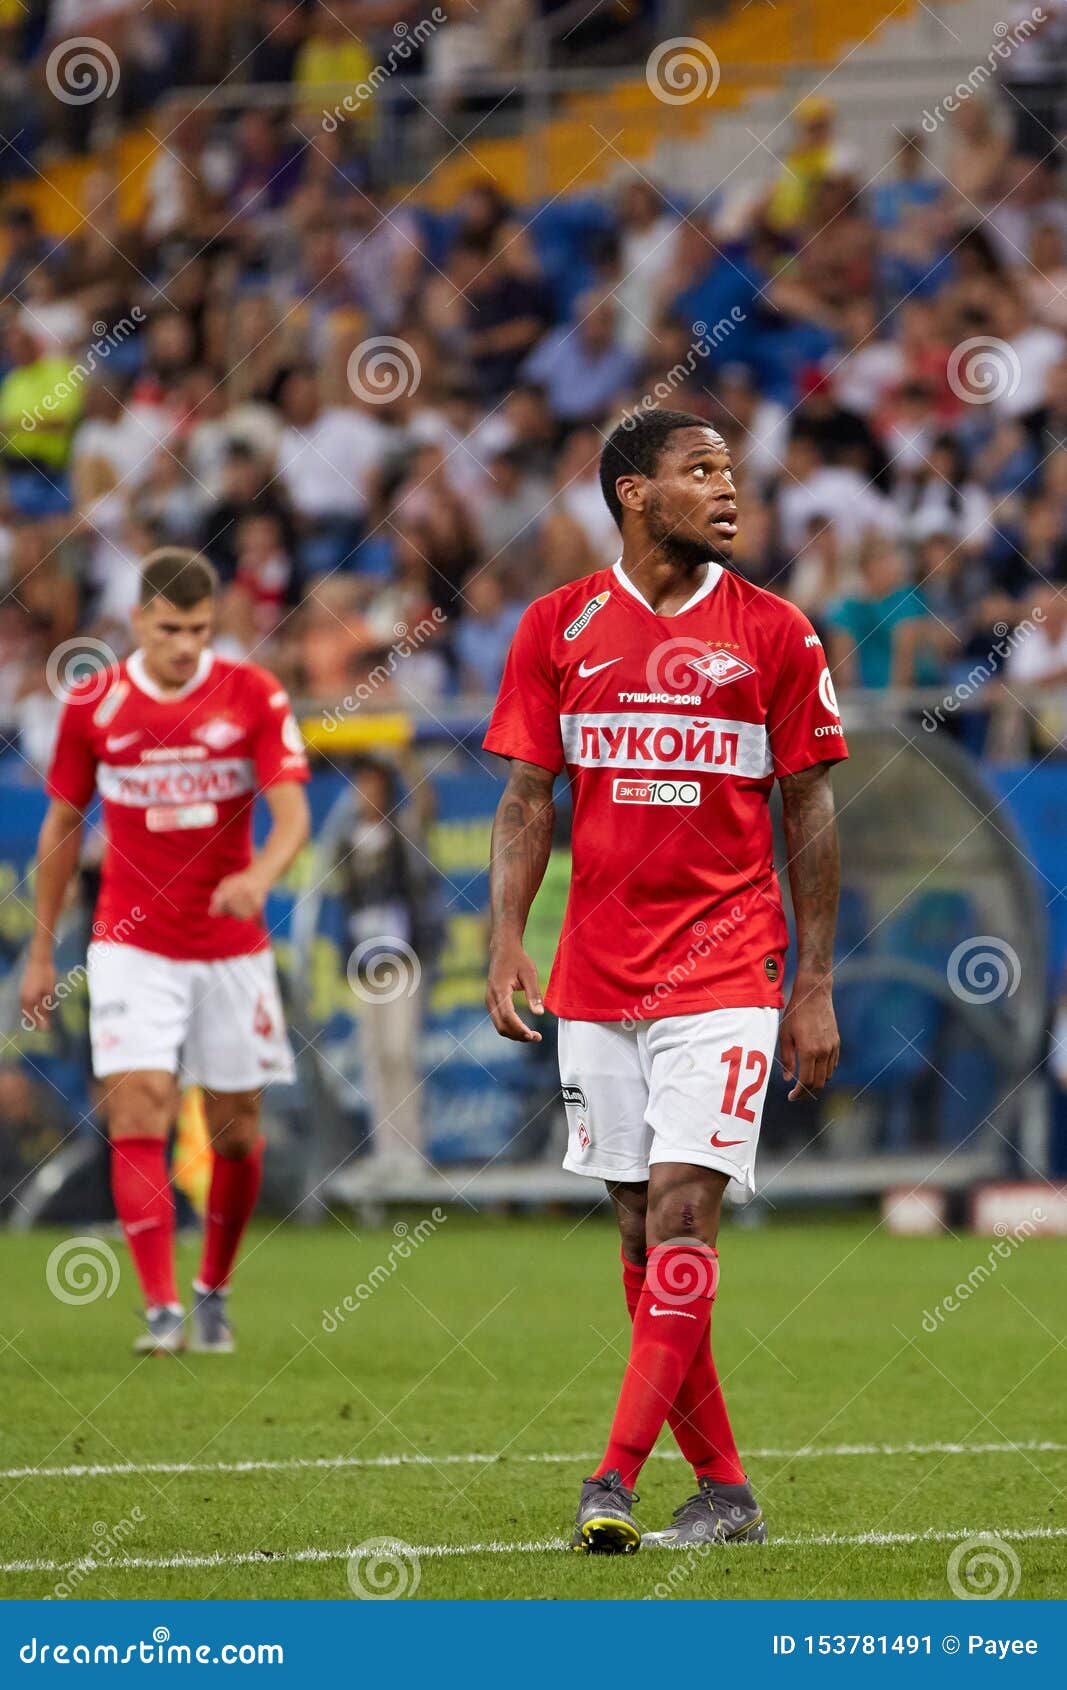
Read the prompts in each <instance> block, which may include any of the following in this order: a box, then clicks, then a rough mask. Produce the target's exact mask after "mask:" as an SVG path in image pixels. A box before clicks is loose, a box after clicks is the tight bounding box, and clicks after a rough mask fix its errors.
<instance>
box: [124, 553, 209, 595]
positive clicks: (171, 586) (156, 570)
mask: <svg viewBox="0 0 1067 1690" xmlns="http://www.w3.org/2000/svg"><path fill="white" fill-rule="evenodd" d="M218 590H219V578H218V576H217V575H216V573H215V570H214V568H213V566H212V565H211V564H210V563H209V562H208V560H207V558H206V557H201V556H200V554H199V552H190V551H187V550H186V549H185V547H184V546H160V548H159V550H158V551H156V552H152V554H151V555H150V556H149V557H146V558H145V561H144V564H143V566H142V569H141V603H142V604H143V605H146V604H151V603H152V601H153V599H166V601H167V603H168V604H172V605H173V606H174V608H175V610H192V608H193V606H194V605H196V604H202V603H203V601H204V600H205V599H213V598H214V597H215V594H216V593H217V592H218Z"/></svg>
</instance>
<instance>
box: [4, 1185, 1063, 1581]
mask: <svg viewBox="0 0 1067 1690" xmlns="http://www.w3.org/2000/svg"><path fill="white" fill-rule="evenodd" d="M419 1219H420V1217H419V1216H418V1215H415V1214H412V1215H411V1216H410V1218H409V1223H408V1224H409V1225H410V1227H411V1228H412V1229H414V1227H415V1226H416V1224H417V1223H418V1221H419ZM63 1236H64V1235H61V1234H58V1233H37V1234H31V1235H28V1236H24V1235H21V1236H13V1235H11V1234H0V1278H2V1283H3V1285H4V1286H5V1288H6V1294H5V1298H4V1318H3V1339H4V1344H5V1346H6V1347H5V1348H4V1350H3V1359H2V1368H3V1390H4V1402H3V1414H2V1421H0V1424H2V1428H3V1430H2V1433H0V1439H2V1446H0V1466H2V1467H3V1469H4V1477H3V1480H2V1488H0V1496H2V1499H3V1551H2V1554H0V1559H2V1560H3V1562H4V1572H3V1586H2V1588H3V1591H4V1594H5V1595H7V1596H46V1595H51V1594H53V1593H55V1592H57V1589H58V1594H60V1595H65V1594H68V1593H69V1594H77V1595H78V1596H81V1597H86V1596H90V1597H100V1598H106V1597H163V1598H166V1597H346V1596H348V1595H349V1594H350V1584H349V1578H348V1556H349V1554H350V1553H351V1551H352V1550H353V1549H355V1548H357V1547H358V1546H360V1545H363V1544H366V1543H367V1542H368V1541H369V1540H373V1539H377V1538H395V1539H400V1540H402V1541H403V1543H404V1544H406V1545H407V1546H409V1550H408V1551H405V1552H403V1554H402V1556H401V1560H400V1563H399V1564H398V1566H397V1567H396V1568H395V1569H393V1570H392V1571H390V1569H389V1568H388V1567H386V1566H381V1567H379V1568H378V1570H377V1572H375V1573H374V1574H373V1576H375V1577H382V1578H383V1579H384V1580H385V1584H384V1588H389V1587H390V1584H391V1585H392V1587H393V1588H396V1587H397V1586H401V1587H403V1588H404V1589H405V1590H406V1593H407V1594H408V1595H409V1596H411V1595H417V1596H418V1597H420V1598H421V1597H429V1598H433V1597H527V1596H528V1597H558V1598H567V1597H621V1596H625V1597H635V1596H647V1595H656V1594H659V1595H664V1594H668V1593H669V1594H670V1595H673V1596H677V1597H683V1598H694V1597H713V1596H720V1595H722V1596H729V1597H773V1598H785V1597H816V1598H818V1597H842V1596H845V1597H847V1596H856V1597H871V1596H874V1597H893V1596H906V1597H911V1596H925V1597H945V1596H948V1595H950V1594H951V1591H950V1588H949V1586H948V1583H947V1566H948V1561H949V1557H950V1555H951V1553H952V1550H953V1546H954V1541H955V1540H956V1539H958V1538H961V1537H964V1536H968V1535H970V1534H973V1533H977V1532H982V1531H987V1532H993V1533H995V1534H997V1535H998V1536H1000V1537H1002V1538H1003V1539H1004V1540H1005V1544H1006V1545H1007V1549H1006V1550H1005V1551H1003V1552H998V1553H1001V1555H1002V1558H1003V1556H1004V1555H1007V1556H1008V1559H1009V1561H1010V1558H1011V1557H1012V1556H1014V1557H1017V1562H1018V1583H1017V1586H1016V1588H1015V1590H1014V1594H1015V1595H1016V1596H1017V1597H1020V1598H1021V1597H1052V1596H1055V1597H1059V1596H1062V1594H1063V1590H1064V1580H1065V1572H1067V1496H1065V1492H1067V1431H1065V1425H1064V1413H1063V1404H1064V1398H1065V1373H1067V1369H1065V1365H1064V1354H1065V1352H1064V1348H1063V1332H1064V1300H1063V1285H1064V1263H1065V1253H1067V1252H1065V1248H1064V1246H1063V1245H1062V1244H1058V1243H1055V1242H1051V1241H1042V1240H1032V1241H1030V1242H1026V1243H1023V1244H1021V1245H1020V1246H1019V1247H1018V1248H1017V1249H1015V1250H1014V1252H1013V1253H1011V1254H1010V1256H1009V1257H1008V1258H1007V1259H1005V1260H1003V1261H999V1262H998V1264H997V1267H996V1271H995V1272H993V1273H991V1275H990V1276H989V1278H988V1279H987V1280H986V1281H985V1282H984V1283H980V1284H978V1285H977V1287H976V1289H975V1290H974V1293H973V1295H971V1296H970V1297H969V1298H968V1299H967V1300H966V1301H965V1302H964V1303H963V1305H962V1307H960V1309H959V1311H958V1312H956V1313H953V1314H949V1315H947V1316H946V1317H945V1319H944V1321H943V1322H937V1321H936V1320H934V1319H933V1317H932V1315H931V1320H930V1321H928V1324H934V1325H935V1326H936V1330H934V1331H933V1332H930V1331H925V1330H924V1328H923V1316H924V1311H933V1310H934V1309H935V1305H937V1304H939V1303H940V1301H941V1299H942V1298H943V1297H944V1296H945V1294H946V1292H951V1291H952V1288H953V1287H954V1286H955V1285H956V1283H957V1282H958V1281H960V1280H964V1279H966V1278H967V1276H968V1274H970V1273H971V1270H972V1269H973V1268H974V1267H975V1264H976V1263H979V1262H985V1261H986V1260H987V1256H988V1252H989V1247H990V1242H991V1241H989V1240H980V1239H973V1238H961V1239H953V1238H944V1239H932V1240H894V1239H890V1238H888V1237H886V1236H884V1235H883V1234H882V1233H881V1232H880V1231H879V1230H877V1229H876V1224H875V1220H874V1218H873V1216H872V1217H869V1218H861V1219H850V1220H848V1221H831V1222H826V1221H812V1220H807V1221H806V1220H803V1219H797V1220H794V1221H791V1222H789V1223H788V1224H779V1225H776V1226H774V1227H768V1228H766V1229H763V1230H750V1229H741V1228H738V1227H736V1226H731V1227H728V1228H727V1229H726V1230H725V1232H724V1235H723V1237H722V1239H721V1240H720V1255H721V1261H722V1288H721V1291H720V1296H719V1302H718V1304H717V1306H716V1314H715V1334H716V1354H717V1357H718V1359H719V1364H720V1370H721V1372H722V1373H723V1375H724V1379H725V1380H726V1383H727V1392H728V1400H729V1401H730V1404H731V1409H732V1413H733V1417H734V1423H735V1427H736V1429H737V1432H738V1437H739V1442H740V1444H741V1447H742V1450H743V1451H745V1452H751V1453H750V1455H749V1472H750V1476H751V1478H752V1480H753V1482H754V1484H755V1486H756V1489H757V1492H758V1494H759V1496H760V1498H761V1500H762V1502H763V1505H764V1510H765V1513H766V1515H767V1519H768V1522H769V1528H770V1532H771V1537H772V1541H771V1542H770V1543H769V1544H767V1545H766V1546H765V1547H762V1548H760V1547H748V1548H744V1547H738V1548H735V1549H732V1550H731V1549H725V1550H724V1549H716V1550H713V1551H709V1552H707V1553H705V1554H704V1555H703V1556H699V1557H697V1556H692V1555H690V1556H682V1555H671V1554H669V1553H666V1552H663V1551H660V1552H658V1553H657V1552H653V1551H650V1550H645V1551H643V1552H641V1553H640V1554H638V1555H636V1556H634V1557H631V1558H628V1559H626V1560H622V1559H618V1558H612V1559H604V1558H599V1557H596V1558H594V1557H587V1556H581V1557H580V1556H577V1555H574V1554H571V1553H570V1552H569V1551H564V1550H563V1549H561V1548H560V1547H558V1546H557V1545H558V1544H559V1542H560V1540H561V1539H562V1538H563V1537H564V1535H567V1534H569V1529H570V1523H571V1520H572V1517H573V1511H574V1506H575V1502H576V1498H577V1487H578V1484H579V1481H580V1480H581V1478H582V1477H583V1476H584V1475H585V1473H586V1472H588V1471H589V1470H590V1467H591V1465H592V1463H593V1461H594V1459H595V1458H596V1456H597V1455H598V1454H599V1450H600V1446H601V1444H602V1442H603V1440H604V1437H605V1434H606V1430H607V1426H608V1423H609V1419H610V1414H611V1409H612V1406H613V1402H614V1397H615V1391H616V1388H617V1384H618V1380H619V1376H620V1373H621V1369H622V1365H623V1360H624V1357H625V1350H626V1343H627V1336H628V1323H627V1320H626V1314H625V1309H624V1306H623V1301H622V1293H621V1287H620V1283H619V1274H618V1259H617V1246H616V1241H615V1237H614V1233H613V1230H612V1229H611V1228H610V1226H609V1224H608V1223H607V1222H605V1221H603V1220H601V1219H599V1218H593V1219H586V1220H584V1221H581V1222H577V1221H575V1220H573V1219H569V1220H568V1219H563V1220H559V1221H543V1220H538V1221H533V1220H522V1219H520V1220H504V1219H485V1220H478V1219H470V1218H467V1217H463V1218H460V1217H458V1216H457V1217H455V1218H450V1219H447V1220H446V1221H444V1222H443V1223H441V1224H439V1225H438V1226H437V1227H436V1229H435V1230H434V1231H433V1232H432V1235H430V1236H424V1237H421V1238H420V1239H419V1241H418V1242H417V1244H416V1243H415V1236H416V1235H415V1233H414V1231H413V1230H412V1231H411V1232H409V1234H408V1239H407V1243H406V1248H407V1250H408V1252H409V1254H408V1259H407V1260H406V1261H405V1260H400V1259H399V1257H398V1255H397V1238H396V1236H395V1235H394V1231H393V1228H392V1227H391V1226H389V1227H386V1228H384V1229H383V1230H382V1231H372V1232H365V1233H363V1234H361V1235H359V1236H357V1235H356V1234H355V1233H354V1232H353V1231H351V1230H349V1228H348V1227H347V1226H342V1225H340V1224H337V1225H329V1226H324V1227H322V1228H321V1229H318V1230H315V1231H297V1230H295V1229H294V1228H291V1227H288V1228H284V1229H279V1230H277V1231H273V1232H270V1231H269V1230H268V1228H267V1227H265V1226H261V1227H260V1228H259V1230H258V1231H256V1233H255V1234H254V1236H253V1238H252V1239H251V1241H250V1245H249V1248H248V1251H247V1253H246V1257H245V1261H244V1264H243V1267H242V1269H241V1271H240V1274H239V1277H238V1281H237V1287H236V1290H235V1293H234V1299H233V1308H234V1318H235V1324H236V1325H237V1332H238V1341H239V1353H238V1354H237V1355H236V1356H234V1357H230V1358H224V1357H208V1356H188V1357H185V1358H182V1359H173V1360H172V1359H170V1358H166V1359H159V1358H153V1359H146V1360H142V1361H137V1360H135V1359H134V1358H133V1357H132V1355H131V1354H130V1352H129V1344H130V1341H131V1339H132V1337H133V1336H134V1333H135V1332H136V1330H137V1325H136V1322H135V1320H134V1317H133V1311H134V1308H135V1306H136V1303H137V1294H136V1286H135V1282H134V1280H133V1277H132V1273H131V1271H130V1268H129V1264H128V1261H127V1259H126V1256H125V1251H124V1248H123V1247H122V1246H121V1245H120V1244H118V1243H117V1242H115V1241H112V1247H113V1249H114V1252H115V1255H116V1257H117V1258H118V1260H119V1262H120V1264H121V1278H120V1281H119V1284H118V1286H117V1288H116V1289H115V1291H114V1294H113V1295H111V1296H110V1297H107V1296H101V1297H99V1298H98V1299H97V1300H95V1301H93V1302H91V1303H87V1304H84V1305H72V1304H70V1303H66V1302H64V1301H62V1300H60V1299H59V1298H57V1297H56V1296H55V1295H54V1294H53V1293H52V1292H51V1291H50V1290H49V1288H48V1285H47V1282H46V1264H47V1262H48V1259H49V1256H50V1253H51V1252H52V1251H53V1250H54V1248H55V1247H56V1246H57V1245H58V1244H59V1243H61V1241H62V1238H63ZM391 1251H392V1253H393V1254H392V1257H390V1252H391ZM194 1264H195V1247H194V1245H193V1244H192V1243H189V1244H185V1245H183V1249H182V1275H183V1282H184V1283H185V1284H188V1280H189V1278H190V1276H191V1273H192V1270H193V1267H194ZM376 1269H377V1272H375V1270H376ZM372 1275H373V1276H374V1278H373V1281H372V1279H371V1276H372ZM361 1285H362V1286H363V1287H364V1289H363V1291H362V1292H361V1291H360V1290H359V1289H358V1287H360V1286H361ZM346 1296H348V1297H349V1299H350V1301H351V1303H352V1304H353V1306H354V1308H355V1312H354V1313H351V1314H348V1315H347V1316H346V1317H345V1318H344V1319H343V1321H342V1322H340V1323H339V1324H337V1329H336V1330H333V1331H326V1330H324V1325H323V1314H324V1311H330V1310H333V1309H335V1308H338V1307H339V1306H341V1305H342V1302H343V1299H344V1298H345V1297H346ZM342 1312H343V1309H342ZM326 1324H327V1325H331V1324H333V1322H331V1321H327V1323H326ZM1043 1443H1044V1444H1048V1445H1051V1447H1046V1448H1042V1447H1039V1446H1040V1445H1041V1444H1043ZM855 1445H866V1446H879V1447H877V1448H875V1449H873V1450H869V1451H868V1452H867V1453H848V1446H855ZM932 1445H940V1446H948V1447H941V1448H939V1449H932V1448H930V1446H932ZM1005 1445H1016V1446H1026V1447H1016V1448H1008V1449H1005V1448H1004V1447H1003V1446H1005ZM882 1446H884V1447H882ZM907 1446H918V1447H916V1448H914V1449H909V1448H908V1447H907ZM952 1446H956V1447H952ZM989 1446H994V1447H992V1448H990V1447H989ZM672 1447H673V1446H672V1445H671V1444H670V1443H668V1442H667V1441H663V1442H661V1445H660V1449H659V1451H658V1452H657V1453H656V1455H655V1456H654V1457H653V1458H652V1460H651V1461H650V1462H649V1465H648V1467H647V1468H646V1469H645V1472H644V1474H643V1476H642V1481H641V1484H640V1492H641V1501H640V1504H639V1506H638V1509H637V1514H638V1517H639V1519H640V1521H641V1524H642V1525H643V1526H645V1527H648V1528H651V1527H657V1526H660V1525H663V1524H666V1522H667V1520H668V1518H669V1515H670V1511H671V1509H672V1507H673V1506H675V1505H676V1504H677V1503H678V1502H680V1501H681V1500H683V1498H684V1497H685V1496H686V1495H687V1494H688V1492H689V1490H690V1488H691V1485H690V1484H689V1483H688V1470H687V1469H686V1468H685V1467H684V1466H683V1464H682V1463H681V1461H680V1460H678V1459H677V1458H672V1457H671V1454H670V1451H671V1449H672ZM341 1460H343V1462H344V1464H343V1465H341V1464H340V1462H341ZM324 1462H330V1463H334V1464H333V1465H314V1463H324ZM162 1463H183V1464H185V1463H187V1464H189V1466H188V1470H186V1471H181V1472H168V1471H152V1470H151V1469H152V1467H153V1465H158V1464H162ZM245 1463H247V1464H249V1465H248V1466H247V1468H245V1469H244V1470H239V1469H240V1464H245ZM301 1463H304V1465H301ZM116 1464H119V1465H125V1464H128V1465H129V1466H130V1468H131V1469H132V1470H131V1471H129V1472H126V1473H118V1474H116V1473H113V1472H111V1473H94V1472H84V1473H81V1474H78V1473H75V1472H70V1471H61V1472H56V1471H55V1470H56V1469H71V1468H78V1467H81V1468H93V1467H98V1466H103V1467H113V1466H115V1465H116ZM235 1467H237V1468H238V1470H234V1469H235ZM23 1468H30V1469H34V1470H35V1471H33V1472H30V1473H25V1474H20V1473H19V1471H18V1470H19V1469H23ZM37 1469H44V1470H45V1471H43V1472H41V1471H36V1470H37ZM831 1534H834V1535H836V1537H837V1538H838V1539H839V1540H840V1541H838V1542H835V1543H830V1544H828V1543H825V1542H820V1541H812V1540H816V1539H822V1538H826V1537H827V1536H830V1535H831ZM924 1534H938V1535H936V1536H935V1535H931V1536H924ZM872 1537H873V1541H864V1540H865V1539H870V1538H872ZM431 1546H432V1547H433V1548H434V1549H439V1550H441V1551H444V1552H443V1553H436V1554H434V1553H430V1547H431ZM89 1558H92V1561H93V1564H92V1565H86V1563H87V1561H88V1559H89ZM131 1563H142V1564H140V1565H136V1564H134V1565H131ZM71 1564H74V1566H75V1568H76V1569H77V1570H75V1571H73V1572H72V1571H70V1568H71ZM359 1571H360V1576H361V1577H364V1576H365V1577H369V1576H371V1575H372V1565H371V1563H370V1562H369V1561H367V1560H364V1561H362V1562H360V1563H359ZM1009 1571H1010V1569H1009ZM1006 1576H1007V1575H1006ZM668 1579H669V1580H670V1583H669V1586H668V1585H667V1584H666V1583H665V1581H667V1580H668ZM1012 1579H1013V1575H1012Z"/></svg>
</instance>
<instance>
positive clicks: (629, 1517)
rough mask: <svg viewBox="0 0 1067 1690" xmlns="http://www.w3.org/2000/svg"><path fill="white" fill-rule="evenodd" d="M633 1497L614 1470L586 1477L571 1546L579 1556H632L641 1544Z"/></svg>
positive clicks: (633, 1492)
mask: <svg viewBox="0 0 1067 1690" xmlns="http://www.w3.org/2000/svg"><path fill="white" fill-rule="evenodd" d="M637 1500H638V1497H637V1492H636V1491H632V1490H627V1489H626V1486H625V1485H624V1484H623V1482H622V1479H621V1477H620V1476H619V1474H618V1473H617V1472H616V1471H615V1470H614V1469H612V1471H611V1472H610V1473H603V1474H602V1475H601V1477H600V1478H599V1479H586V1480H585V1481H584V1482H583V1484H582V1495H581V1500H580V1501H579V1503H578V1514H577V1517H576V1519H575V1522H574V1536H573V1537H572V1538H571V1548H572V1549H573V1550H576V1551H577V1553H578V1554H579V1555H633V1554H634V1553H635V1552H636V1551H637V1550H638V1549H640V1547H641V1533H640V1530H639V1528H638V1527H637V1525H636V1524H635V1523H634V1517H633V1512H632V1510H633V1505H634V1503H635V1502H636V1501H637Z"/></svg>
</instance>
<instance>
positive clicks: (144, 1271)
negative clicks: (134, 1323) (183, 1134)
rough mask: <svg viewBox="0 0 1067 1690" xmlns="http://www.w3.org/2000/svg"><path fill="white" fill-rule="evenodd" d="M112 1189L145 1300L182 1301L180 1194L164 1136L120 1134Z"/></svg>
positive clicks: (115, 1148)
mask: <svg viewBox="0 0 1067 1690" xmlns="http://www.w3.org/2000/svg"><path fill="white" fill-rule="evenodd" d="M111 1195H112V1196H113V1198H114V1199H115V1213H116V1214H117V1215H118V1217H119V1220H120V1222H121V1223H122V1230H123V1232H124V1233H125V1234H126V1242H127V1244H128V1245H129V1247H130V1255H131V1256H132V1257H133V1265H134V1267H135V1268H136V1270H137V1277H138V1279H139V1280H140V1282H141V1291H142V1293H143V1294H144V1300H145V1306H146V1307H147V1308H154V1307H156V1306H158V1305H159V1304H160V1303H176V1302H177V1301H178V1287H177V1283H176V1281H175V1278H174V1198H173V1196H172V1195H171V1189H170V1176H169V1174H168V1173H167V1146H166V1142H165V1140H163V1139H162V1138H119V1139H115V1140H114V1141H113V1143H112V1145H111Z"/></svg>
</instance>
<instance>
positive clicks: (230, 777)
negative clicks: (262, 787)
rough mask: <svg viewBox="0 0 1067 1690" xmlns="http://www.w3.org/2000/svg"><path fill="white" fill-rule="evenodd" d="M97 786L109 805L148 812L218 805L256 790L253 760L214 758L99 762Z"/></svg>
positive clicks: (248, 758) (246, 758) (245, 758)
mask: <svg viewBox="0 0 1067 1690" xmlns="http://www.w3.org/2000/svg"><path fill="white" fill-rule="evenodd" d="M96 784H97V789H98V790H99V793H100V796H101V798H104V799H106V800H107V802H108V803H109V804H126V805H129V806H130V807H131V808H132V809H135V810H147V809H149V808H151V807H152V806H153V805H156V804H198V803H207V802H211V803H218V802H220V801H221V800H224V799H226V798H240V797H242V796H243V795H244V794H245V793H246V792H252V791H254V789H255V770H254V768H253V766H252V760H251V758H250V757H211V758H208V760H207V761H206V762H204V763H196V764H193V765H190V764H188V763H130V764H126V765H123V764H119V763H98V764H97V769H96Z"/></svg>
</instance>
